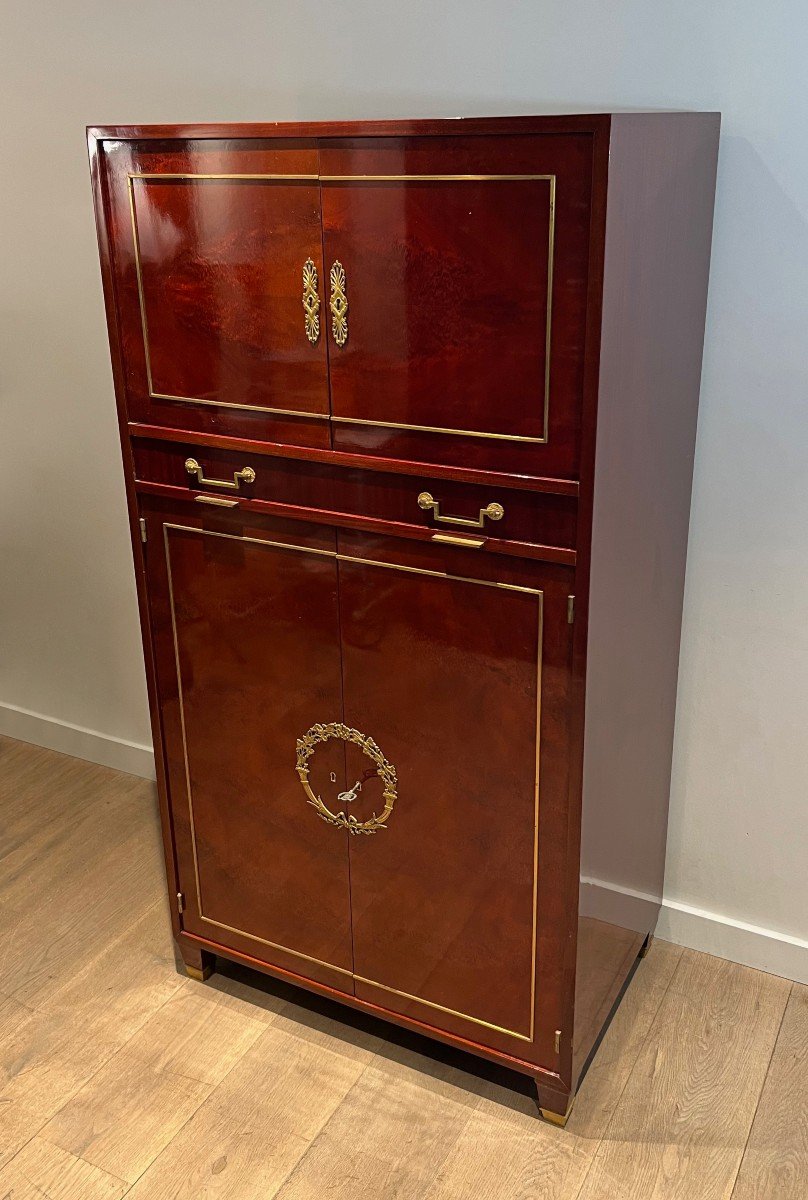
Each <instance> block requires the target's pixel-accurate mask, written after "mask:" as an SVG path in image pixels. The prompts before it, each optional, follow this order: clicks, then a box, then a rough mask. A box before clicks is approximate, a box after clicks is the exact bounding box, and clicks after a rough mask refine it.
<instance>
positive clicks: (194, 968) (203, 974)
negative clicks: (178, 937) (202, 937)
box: [180, 944, 216, 983]
mask: <svg viewBox="0 0 808 1200" xmlns="http://www.w3.org/2000/svg"><path fill="white" fill-rule="evenodd" d="M180 954H181V955H182V961H183V962H184V963H185V970H186V973H187V974H188V975H190V977H191V979H196V980H197V982H199V983H204V981H205V980H206V979H209V978H210V977H211V975H212V974H213V972H214V971H215V970H216V955H215V954H211V952H210V950H202V949H201V948H200V947H199V946H186V945H184V944H181V945H180Z"/></svg>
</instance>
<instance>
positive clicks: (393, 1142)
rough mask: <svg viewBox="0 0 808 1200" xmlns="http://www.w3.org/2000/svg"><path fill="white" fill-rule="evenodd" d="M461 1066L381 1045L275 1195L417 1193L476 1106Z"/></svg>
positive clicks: (381, 1199)
mask: <svg viewBox="0 0 808 1200" xmlns="http://www.w3.org/2000/svg"><path fill="white" fill-rule="evenodd" d="M470 1082H476V1081H471V1080H470V1079H469V1076H468V1075H467V1073H466V1072H464V1071H463V1070H460V1069H458V1068H457V1067H449V1066H446V1065H444V1064H443V1063H441V1062H440V1061H435V1060H431V1059H428V1058H425V1057H424V1056H423V1055H420V1054H418V1053H416V1052H413V1051H408V1050H401V1049H397V1048H395V1047H392V1046H391V1047H387V1048H386V1051H385V1054H384V1055H380V1056H379V1057H378V1058H377V1059H376V1061H374V1062H373V1063H372V1064H371V1065H369V1066H368V1068H367V1070H366V1071H365V1072H364V1073H363V1074H362V1076H361V1077H360V1079H359V1080H358V1081H357V1083H356V1084H355V1086H354V1087H353V1088H352V1089H351V1090H350V1092H349V1093H348V1094H347V1096H346V1097H345V1099H344V1100H343V1101H342V1103H341V1104H340V1105H339V1106H338V1108H337V1109H336V1111H335V1112H334V1114H333V1115H332V1116H331V1118H330V1120H329V1121H328V1122H327V1124H326V1125H325V1126H324V1128H323V1129H322V1131H321V1132H320V1133H319V1134H318V1135H317V1137H316V1138H315V1140H314V1141H313V1143H312V1145H311V1147H310V1148H309V1150H308V1151H307V1152H306V1154H305V1155H304V1156H303V1158H302V1159H301V1160H300V1162H299V1163H298V1164H297V1166H296V1167H295V1169H294V1170H293V1171H292V1173H291V1175H290V1177H289V1178H288V1179H287V1181H286V1182H285V1183H284V1185H283V1186H282V1187H281V1189H280V1191H279V1192H278V1200H312V1198H313V1197H317V1196H323V1195H327V1196H329V1197H333V1198H334V1200H339V1198H341V1197H344V1198H345V1200H353V1198H354V1197H355V1196H356V1194H357V1190H361V1191H362V1192H363V1193H364V1194H365V1195H367V1196H373V1197H375V1198H377V1200H386V1198H387V1197H391V1198H392V1197H399V1196H402V1197H403V1196H423V1195H424V1194H425V1192H426V1191H427V1189H428V1187H429V1185H430V1183H431V1182H432V1180H433V1179H434V1178H435V1176H436V1174H437V1173H438V1172H439V1171H440V1170H441V1168H442V1166H443V1163H444V1161H445V1160H446V1157H447V1155H448V1154H449V1153H450V1151H451V1149H452V1147H453V1146H454V1145H455V1143H456V1142H457V1140H458V1138H459V1136H460V1134H461V1132H462V1130H463V1128H464V1127H465V1125H466V1123H467V1122H468V1120H469V1118H470V1117H471V1115H472V1113H473V1112H474V1110H475V1109H476V1107H477V1104H478V1103H479V1096H478V1094H477V1093H476V1091H475V1090H474V1089H473V1088H472V1087H470V1086H469V1084H470Z"/></svg>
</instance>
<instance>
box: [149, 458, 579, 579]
mask: <svg viewBox="0 0 808 1200" xmlns="http://www.w3.org/2000/svg"><path fill="white" fill-rule="evenodd" d="M133 450H134V455H135V473H136V476H137V479H138V482H140V483H160V484H168V485H170V486H172V487H175V488H181V489H183V490H184V491H186V492H188V493H190V492H192V491H194V492H196V491H207V492H208V493H210V494H211V495H216V494H220V495H225V496H235V495H238V496H239V497H241V496H243V497H245V498H246V499H247V500H264V501H271V502H274V503H276V504H286V505H291V506H297V507H303V508H311V509H319V510H321V511H324V512H327V513H331V514H340V513H342V514H345V515H347V516H357V517H363V516H364V517H370V518H376V519H379V520H384V521H390V522H394V523H396V524H400V525H404V524H408V525H411V526H413V527H415V528H417V529H420V530H422V531H424V532H426V531H428V532H429V533H430V534H432V533H442V534H446V533H452V534H455V535H461V536H469V537H481V538H482V537H484V538H486V539H494V540H495V541H503V540H504V541H514V542H519V543H531V544H533V545H537V546H545V547H556V548H557V549H565V550H567V551H568V552H570V555H572V553H573V548H574V546H575V529H576V521H577V501H576V500H575V499H573V498H572V497H569V496H556V495H549V494H542V493H531V492H525V491H517V490H513V489H507V490H506V489H505V488H503V487H502V486H501V485H497V486H493V485H485V486H480V485H476V484H467V483H458V482H456V481H454V480H446V479H440V478H436V477H435V476H429V475H424V476H415V477H410V476H403V475H397V474H393V473H390V472H381V471H379V472H376V471H350V470H345V469H344V468H341V467H339V466H334V465H331V464H330V463H328V462H314V463H311V462H289V461H288V460H286V459H283V458H273V457H269V456H266V455H263V454H261V453H260V447H259V450H258V452H256V450H255V448H253V449H252V450H251V451H246V452H243V451H223V450H218V449H211V448H209V447H207V446H200V445H199V444H198V443H195V442H191V441H189V442H186V443H185V444H182V443H174V444H170V445H166V444H165V443H160V442H153V441H150V440H149V441H146V440H141V439H134V440H133ZM189 459H192V460H193V461H194V462H196V463H198V464H199V466H200V468H201V469H202V472H203V478H204V479H211V480H218V481H222V482H224V483H228V482H232V481H233V477H234V474H235V473H236V472H238V471H240V470H242V469H243V468H244V467H250V468H251V469H253V470H254V471H255V480H254V482H251V483H244V482H243V481H242V482H241V483H240V487H239V491H238V493H236V492H233V491H232V490H231V489H227V488H223V487H219V488H217V486H216V483H211V484H209V485H208V486H205V485H204V484H200V483H199V482H198V479H197V476H196V475H189V473H188V471H187V469H186V466H185V464H186V462H187V461H188V460H189ZM425 493H428V494H429V495H430V496H432V497H433V499H434V501H435V503H436V504H438V505H439V510H438V513H437V514H435V512H434V510H431V509H427V510H425V509H423V508H421V507H420V505H419V503H418V497H419V496H420V495H423V494H425ZM491 503H497V504H500V505H501V507H502V509H503V516H502V517H500V518H499V519H498V520H492V519H491V518H490V517H486V518H484V519H483V524H482V526H481V527H480V528H476V527H475V526H469V525H457V524H455V523H454V522H453V521H452V520H449V521H446V520H442V519H441V518H445V517H449V518H457V519H460V520H466V521H472V522H474V521H479V519H480V513H481V511H482V510H484V509H486V508H487V507H488V506H489V504H491Z"/></svg>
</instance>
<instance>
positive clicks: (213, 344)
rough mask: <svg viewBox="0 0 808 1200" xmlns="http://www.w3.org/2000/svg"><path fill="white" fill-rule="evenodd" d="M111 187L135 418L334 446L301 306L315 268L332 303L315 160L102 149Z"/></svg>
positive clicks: (275, 149)
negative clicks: (309, 263) (308, 265)
mask: <svg viewBox="0 0 808 1200" xmlns="http://www.w3.org/2000/svg"><path fill="white" fill-rule="evenodd" d="M103 187H104V202H105V206H106V211H107V220H108V222H109V228H110V232H111V236H112V240H113V243H114V256H113V258H112V262H111V268H112V271H113V274H114V277H115V289H116V294H117V304H118V313H119V320H120V329H121V349H122V355H123V360H124V366H125V377H126V397H127V411H128V415H129V417H130V419H133V420H145V421H148V422H151V423H154V424H157V425H169V426H172V425H178V424H179V425H182V426H183V427H184V428H186V429H191V430H201V431H210V432H216V431H217V430H227V431H229V432H231V433H235V434H239V435H245V436H253V435H256V434H259V433H261V434H262V435H263V436H266V435H267V434H268V433H270V431H271V436H275V437H277V438H279V439H282V440H290V441H294V442H298V443H302V444H312V445H320V446H327V445H328V442H329V439H328V431H327V426H326V425H325V424H324V418H327V416H328V410H329V400H328V375H327V350H326V344H325V336H324V334H325V330H324V328H323V327H322V324H321V333H320V338H319V340H318V342H317V344H316V345H312V344H311V343H310V342H309V341H308V339H307V337H306V333H305V324H304V312H303V305H302V295H303V264H304V263H305V262H306V260H307V259H308V258H311V259H312V260H313V261H314V263H315V265H316V268H317V271H318V274H319V277H320V297H321V300H322V299H323V292H322V234H321V221H320V205H319V184H318V181H317V153H316V148H315V147H314V146H308V147H307V146H305V145H300V144H296V143H292V144H287V143H284V142H273V141H269V140H267V139H255V140H251V141H243V142H242V141H238V142H226V141H216V142H197V143H194V142H185V143H180V144H178V143H176V142H168V143H154V142H146V143H144V144H140V143H137V142H130V141H124V140H122V141H119V142H116V143H115V144H114V145H108V144H106V143H105V149H104V160H103ZM321 316H322V311H321ZM268 409H269V410H275V411H266V410H268ZM296 413H301V414H304V415H303V416H300V417H298V416H295V415H294V414H296ZM305 414H311V416H306V415H305Z"/></svg>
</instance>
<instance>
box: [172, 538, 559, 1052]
mask: <svg viewBox="0 0 808 1200" xmlns="http://www.w3.org/2000/svg"><path fill="white" fill-rule="evenodd" d="M171 529H173V530H177V531H179V532H182V533H195V534H199V535H200V536H202V537H220V538H226V539H229V540H231V541H236V542H250V543H253V544H255V545H258V546H272V547H274V548H276V549H281V550H295V551H298V552H301V553H304V554H316V555H320V556H321V557H324V558H333V559H335V560H337V561H340V562H356V563H361V564H363V565H365V566H371V567H388V568H389V569H391V570H394V571H406V572H409V573H412V574H415V575H432V576H435V577H436V578H438V579H448V580H452V581H455V582H459V583H474V584H478V585H480V586H481V587H500V588H505V589H506V590H508V591H514V592H524V593H527V594H528V595H532V596H538V598H539V606H538V608H539V611H538V658H537V663H536V782H535V787H534V818H533V923H532V945H531V979H530V1033H529V1034H525V1033H520V1032H518V1031H517V1030H513V1029H506V1028H505V1027H504V1026H501V1025H495V1024H493V1023H492V1022H490V1021H484V1020H483V1019H482V1018H480V1017H473V1016H471V1015H470V1014H469V1013H463V1012H459V1011H458V1010H457V1009H453V1008H448V1007H446V1006H445V1005H442V1004H438V1003H436V1002H435V1001H432V1000H425V999H423V998H422V997H420V996H414V995H411V994H410V993H409V992H402V991H399V990H398V989H397V988H392V987H388V986H387V985H386V984H383V983H378V982H377V981H376V980H374V979H367V978H365V977H364V976H362V975H357V974H356V973H355V972H354V971H348V970H346V968H345V967H338V966H335V965H334V963H329V962H325V961H324V960H323V959H320V958H314V957H313V956H312V955H310V954H304V953H303V952H302V951H300V950H292V949H291V948H290V947H289V946H282V945H281V944H280V943H279V942H271V941H269V940H268V939H266V938H261V937H258V936H257V935H256V934H253V933H249V932H248V931H247V930H246V929H239V928H238V927H237V926H234V925H227V924H225V923H224V922H223V921H216V920H214V919H213V918H212V917H207V916H205V915H204V913H203V911H202V889H201V886H200V882H199V860H198V855H197V846H196V826H195V823H194V810H193V797H192V793H191V772H190V766H189V763H188V742H187V737H186V729H185V706H184V699H183V691H182V675H181V672H180V658H179V642H178V638H177V620H176V612H175V607H174V589H173V582H172V577H171V552H170V548H169V539H168V532H169V530H171ZM163 541H164V544H165V555H166V568H167V572H168V593H169V607H170V610H171V629H172V636H173V640H174V662H175V668H176V672H177V697H178V700H179V710H180V732H181V735H182V752H183V762H184V767H185V786H186V791H187V796H188V810H189V818H190V832H191V848H192V853H193V864H194V881H195V884H196V896H197V908H198V910H199V916H200V919H201V920H202V921H204V922H205V923H206V924H209V925H215V926H218V927H219V928H220V929H226V930H229V931H230V932H231V933H236V934H239V935H240V936H242V937H246V938H249V939H251V940H252V941H256V942H260V943H261V944H262V945H265V946H270V947H272V948H273V949H276V950H281V951H283V952H284V953H285V954H291V955H293V956H294V957H296V958H300V959H303V960H305V961H306V962H313V963H316V964H317V965H318V966H323V967H327V968H329V969H330V970H332V971H337V972H338V973H339V974H341V975H347V976H349V977H350V978H352V979H354V980H355V981H356V982H358V983H365V984H368V985H369V986H370V987H377V988H379V989H381V990H382V991H386V992H390V993H392V994H393V995H397V996H401V997H403V998H404V999H408V1000H412V1001H414V1002H415V1003H416V1004H423V1005H424V1006H425V1007H427V1008H434V1009H436V1010H437V1011H439V1012H445V1013H448V1014H450V1015H451V1016H456V1017H459V1018H460V1019H461V1020H463V1021H470V1022H471V1023H472V1024H474V1025H480V1026H482V1027H483V1028H486V1029H492V1030H494V1031H495V1032H498V1033H503V1034H505V1035H506V1036H508V1037H513V1038H517V1039H519V1040H520V1041H526V1042H532V1041H533V1038H534V1032H535V1020H536V932H537V922H538V910H537V899H538V867H539V763H540V756H541V688H542V658H543V653H542V651H543V641H544V592H543V591H542V590H541V589H539V588H529V587H520V586H518V585H516V584H512V583H494V582H492V581H491V580H486V579H470V578H468V577H466V576H463V575H449V574H448V573H447V572H444V571H430V570H426V569H425V568H423V567H404V566H400V565H398V564H396V563H384V562H379V561H377V560H376V559H369V558H355V557H353V556H352V555H350V554H339V553H337V552H336V551H334V550H320V549H318V548H316V547H313V546H297V545H293V544H291V543H289V542H274V541H270V540H269V539H266V540H265V539H263V538H253V537H242V536H241V535H239V534H233V533H221V532H218V531H216V530H210V529H199V528H197V527H196V526H194V525H177V524H174V523H169V522H165V523H164V524H163Z"/></svg>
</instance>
